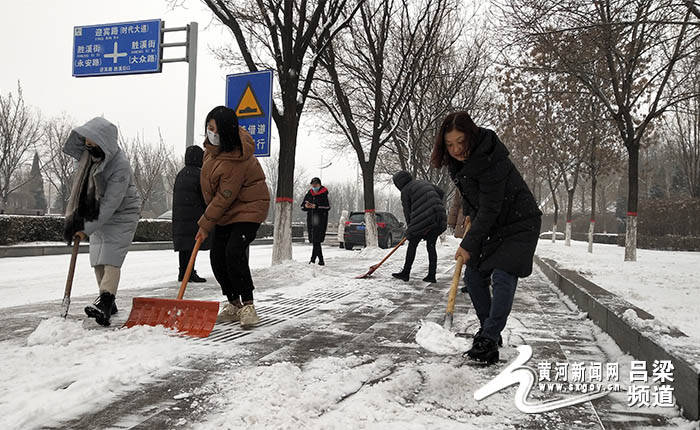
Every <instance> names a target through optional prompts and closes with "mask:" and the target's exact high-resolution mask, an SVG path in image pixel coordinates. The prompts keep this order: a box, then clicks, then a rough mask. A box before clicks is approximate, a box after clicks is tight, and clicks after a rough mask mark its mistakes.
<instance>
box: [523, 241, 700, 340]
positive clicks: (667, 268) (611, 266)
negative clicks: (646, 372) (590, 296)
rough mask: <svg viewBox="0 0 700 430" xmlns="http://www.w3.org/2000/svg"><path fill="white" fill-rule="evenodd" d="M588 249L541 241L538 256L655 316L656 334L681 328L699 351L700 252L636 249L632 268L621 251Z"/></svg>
mask: <svg viewBox="0 0 700 430" xmlns="http://www.w3.org/2000/svg"><path fill="white" fill-rule="evenodd" d="M587 247H588V243H587V242H583V241H573V240H572V241H571V246H570V247H569V246H565V245H564V242H559V241H557V242H556V243H551V241H550V240H547V239H540V241H539V243H538V244H537V251H536V254H537V255H538V256H540V257H543V258H551V259H552V260H555V261H556V262H557V264H559V266H560V267H562V268H565V269H570V270H575V271H577V272H579V273H580V274H581V275H582V276H583V277H584V278H586V279H588V280H590V281H591V282H593V283H595V284H597V285H600V286H601V287H603V288H605V289H606V290H608V291H610V292H611V293H614V294H616V295H618V296H620V297H621V298H623V299H625V300H627V301H628V302H630V303H632V304H633V305H635V306H638V307H639V308H641V309H644V310H645V311H647V312H649V313H650V314H652V315H654V317H655V318H656V320H657V321H655V322H654V323H652V324H654V326H655V327H656V330H657V331H658V330H659V327H660V325H667V326H676V327H678V328H679V329H680V330H681V331H683V332H684V333H685V334H687V335H688V336H690V337H691V338H692V342H693V343H694V344H695V345H698V346H700V312H698V309H700V282H698V267H700V252H683V251H653V250H648V249H637V261H635V262H631V261H624V256H625V249H624V248H623V247H621V246H617V245H605V244H598V243H596V244H594V245H593V253H592V254H591V253H588V251H587ZM632 312H634V311H632ZM631 317H632V315H630V314H627V318H628V319H629V318H631ZM634 317H636V314H635V315H634ZM647 324H648V323H647ZM666 331H667V330H666Z"/></svg>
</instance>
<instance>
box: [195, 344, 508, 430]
mask: <svg viewBox="0 0 700 430" xmlns="http://www.w3.org/2000/svg"><path fill="white" fill-rule="evenodd" d="M226 376H227V377H226V379H225V380H221V381H217V382H215V383H214V384H212V385H208V386H206V387H203V388H201V389H199V391H198V392H197V393H196V394H198V395H200V396H203V397H205V398H206V400H205V401H196V403H195V402H192V404H191V405H190V407H191V408H192V409H193V411H194V412H200V413H205V414H206V413H207V412H209V414H208V415H207V418H206V421H205V422H202V423H199V424H196V425H194V426H193V427H194V428H202V429H210V428H247V429H272V428H285V429H292V428H308V429H348V428H382V429H424V428H450V429H454V428H458V429H483V428H490V429H498V428H511V426H512V423H509V421H510V419H509V418H508V417H509V416H513V415H514V414H515V413H516V412H515V407H514V406H513V405H512V399H511V396H509V395H504V394H502V393H497V394H496V395H494V397H493V398H491V399H490V401H489V402H487V403H481V404H478V406H477V402H476V401H475V400H474V399H473V396H472V393H473V391H474V390H475V389H476V388H477V387H478V386H479V385H480V384H482V383H483V382H484V380H483V379H482V377H481V376H478V375H476V373H474V370H473V369H471V368H469V367H468V366H466V367H463V368H457V367H455V366H453V365H451V364H442V363H439V364H436V363H420V364H410V365H402V364H398V363H396V362H394V361H393V360H392V359H391V358H390V357H388V356H380V357H376V358H373V357H370V356H356V355H352V354H351V355H348V356H346V357H342V358H341V357H323V358H318V359H315V360H313V361H311V362H309V363H307V364H304V365H301V366H299V365H296V364H292V363H288V362H282V363H275V364H272V365H270V366H259V367H252V368H242V369H237V370H235V371H233V372H231V373H229V374H227V375H226ZM474 410H480V411H481V412H482V413H480V414H479V415H478V416H475V415H474V414H473V413H471V412H470V411H474Z"/></svg>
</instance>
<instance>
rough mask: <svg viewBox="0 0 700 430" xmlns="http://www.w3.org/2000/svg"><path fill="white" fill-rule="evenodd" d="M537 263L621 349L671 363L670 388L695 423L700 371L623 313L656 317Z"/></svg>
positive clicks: (562, 271)
mask: <svg viewBox="0 0 700 430" xmlns="http://www.w3.org/2000/svg"><path fill="white" fill-rule="evenodd" d="M534 261H535V263H536V264H537V266H538V267H539V268H540V270H542V272H543V273H544V274H545V276H547V278H548V279H549V280H550V281H551V282H552V283H553V284H554V285H555V286H556V287H557V288H558V289H559V290H561V291H562V292H563V293H564V294H566V295H567V296H569V297H570V298H571V299H572V300H573V301H574V302H575V303H576V305H577V306H578V307H579V308H580V309H581V310H582V311H584V312H587V313H588V318H590V319H591V320H592V321H593V322H595V323H596V325H598V326H599V327H600V328H601V329H602V330H603V331H604V332H605V333H607V334H608V335H609V336H610V337H612V338H613V340H614V341H615V342H616V343H617V344H618V346H619V347H620V349H622V350H623V351H625V352H626V353H628V354H630V355H632V356H634V357H636V358H638V359H640V360H644V361H646V362H648V363H653V362H654V360H671V362H672V363H673V366H674V367H675V369H674V380H673V382H671V386H673V389H674V395H675V397H676V401H677V403H678V405H679V406H681V407H682V413H683V416H684V417H686V418H687V419H689V420H693V421H695V420H698V419H699V418H700V413H699V412H700V372H699V371H698V370H697V369H696V368H695V366H694V365H693V364H692V363H689V362H688V361H687V360H686V359H685V358H683V357H680V356H679V355H678V354H677V353H675V352H673V351H668V350H666V349H665V347H664V346H662V345H659V344H658V343H657V342H656V340H655V339H653V338H652V337H650V336H649V334H647V333H642V332H640V331H639V329H637V328H634V327H632V326H631V325H629V324H628V323H627V322H626V321H625V320H623V319H622V314H623V312H624V311H625V310H627V309H633V310H634V311H635V312H636V313H637V315H638V316H639V318H641V319H645V320H648V319H653V318H654V316H653V315H651V314H650V313H648V312H646V311H644V310H642V309H640V308H638V307H636V306H634V305H633V304H631V303H629V302H627V301H625V300H624V299H622V298H620V297H619V296H616V295H615V294H613V293H611V292H609V291H608V290H606V289H604V288H601V287H600V286H598V285H596V284H594V283H593V282H591V281H589V280H587V279H585V278H583V277H582V276H581V275H579V274H578V273H577V272H575V271H573V270H567V269H562V268H559V267H558V266H557V263H556V262H555V261H554V260H550V259H547V258H544V259H541V258H539V257H538V256H537V255H535V257H534ZM669 336H671V337H675V338H682V337H687V335H686V334H685V333H683V332H681V331H679V330H677V329H672V330H671V333H670V334H669Z"/></svg>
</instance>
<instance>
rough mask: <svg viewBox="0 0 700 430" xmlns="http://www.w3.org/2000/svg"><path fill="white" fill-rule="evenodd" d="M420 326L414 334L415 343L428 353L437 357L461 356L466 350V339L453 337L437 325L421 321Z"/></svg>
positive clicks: (452, 334) (453, 335) (449, 332)
mask: <svg viewBox="0 0 700 430" xmlns="http://www.w3.org/2000/svg"><path fill="white" fill-rule="evenodd" d="M420 324H421V326H420V330H418V333H416V343H417V344H418V345H420V346H422V347H423V348H425V349H427V350H428V351H430V352H433V353H435V354H439V355H452V354H461V353H462V352H464V351H466V350H467V349H468V346H467V341H466V339H464V338H461V337H457V336H455V334H454V333H452V332H451V331H449V330H445V329H444V328H442V327H441V326H440V325H439V324H436V323H434V322H432V321H423V320H421V322H420Z"/></svg>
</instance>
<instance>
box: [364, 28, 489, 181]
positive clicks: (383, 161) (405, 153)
mask: <svg viewBox="0 0 700 430" xmlns="http://www.w3.org/2000/svg"><path fill="white" fill-rule="evenodd" d="M458 23H459V21H457V22H456V23H455V24H454V25H453V26H450V27H445V28H442V29H441V30H440V31H441V32H443V35H442V38H441V40H439V42H438V43H437V44H436V46H435V48H434V50H435V55H432V56H430V64H429V65H428V66H427V67H426V68H425V73H424V76H423V77H422V78H421V79H420V80H418V82H417V83H416V87H415V89H414V91H413V92H412V93H411V94H410V95H409V101H408V105H407V107H406V110H405V111H404V113H403V115H402V116H401V118H400V121H399V125H398V127H397V130H396V133H394V134H393V135H392V138H391V140H390V141H389V142H388V143H387V144H386V145H385V146H384V147H383V149H382V153H381V155H380V157H379V159H378V163H377V170H378V171H379V172H381V173H383V174H387V175H391V174H393V173H395V172H397V171H398V170H405V171H408V172H409V173H411V175H412V176H413V177H414V178H418V179H424V180H427V181H429V182H431V183H434V184H436V185H437V186H439V187H440V188H442V189H443V190H444V191H446V192H449V191H450V190H451V188H452V187H453V184H452V181H451V179H450V177H449V173H448V171H447V169H432V168H430V154H431V152H432V148H433V143H434V137H435V134H436V133H437V131H438V127H439V126H440V121H441V120H442V119H443V118H444V117H445V115H447V114H448V113H450V112H454V111H458V110H463V111H468V112H470V114H471V116H472V118H473V119H474V120H475V121H477V123H479V122H481V121H480V119H481V117H483V116H484V115H483V112H487V111H488V109H487V107H488V104H489V101H488V100H487V97H486V94H487V88H488V84H489V80H490V79H489V76H488V74H487V72H488V70H489V67H488V66H489V61H488V60H489V55H488V52H487V51H486V49H485V48H486V44H485V43H484V42H485V39H486V36H484V33H483V32H482V33H481V35H474V37H473V38H472V39H470V40H468V41H462V42H461V43H457V44H455V40H456V39H457V38H458V35H459V34H460V32H461V31H462V30H463V29H462V27H461V26H460V25H459V24H458Z"/></svg>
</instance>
